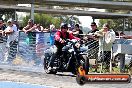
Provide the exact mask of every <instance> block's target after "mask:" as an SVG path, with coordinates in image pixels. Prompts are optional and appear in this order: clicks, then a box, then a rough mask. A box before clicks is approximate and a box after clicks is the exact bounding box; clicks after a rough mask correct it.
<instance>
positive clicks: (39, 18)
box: [22, 13, 60, 28]
mask: <svg viewBox="0 0 132 88" xmlns="http://www.w3.org/2000/svg"><path fill="white" fill-rule="evenodd" d="M29 18H30V16H26V17H25V18H23V23H22V25H23V26H25V25H26V24H27V22H28V19H29ZM34 23H40V24H41V25H42V26H43V27H44V28H47V27H49V25H50V24H54V25H55V27H56V28H58V27H59V25H60V19H59V18H56V17H53V16H52V15H50V14H40V13H35V14H34Z"/></svg>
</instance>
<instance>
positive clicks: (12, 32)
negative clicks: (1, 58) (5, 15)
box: [4, 20, 18, 61]
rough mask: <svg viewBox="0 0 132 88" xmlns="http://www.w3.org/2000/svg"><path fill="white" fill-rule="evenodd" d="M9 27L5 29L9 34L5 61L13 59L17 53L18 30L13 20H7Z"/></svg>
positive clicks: (7, 34)
mask: <svg viewBox="0 0 132 88" xmlns="http://www.w3.org/2000/svg"><path fill="white" fill-rule="evenodd" d="M7 24H8V26H7V28H6V29H5V30H4V31H5V34H6V36H7V44H6V47H7V52H6V53H5V61H7V60H8V61H12V60H13V59H14V58H15V56H16V53H17V43H18V31H17V27H16V25H15V24H13V21H11V20H9V21H7Z"/></svg>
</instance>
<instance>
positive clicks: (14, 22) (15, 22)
mask: <svg viewBox="0 0 132 88" xmlns="http://www.w3.org/2000/svg"><path fill="white" fill-rule="evenodd" d="M13 24H15V25H16V27H17V30H19V29H20V27H19V23H18V21H17V20H14V21H13Z"/></svg>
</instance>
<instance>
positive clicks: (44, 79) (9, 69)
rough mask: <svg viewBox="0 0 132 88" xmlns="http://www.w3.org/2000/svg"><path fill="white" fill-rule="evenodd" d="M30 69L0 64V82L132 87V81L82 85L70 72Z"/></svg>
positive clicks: (59, 87) (85, 87) (76, 87)
mask: <svg viewBox="0 0 132 88" xmlns="http://www.w3.org/2000/svg"><path fill="white" fill-rule="evenodd" d="M27 69H28V70H27ZM29 69H30V68H22V67H21V68H19V67H16V66H3V65H2V66H0V82H2V81H4V82H6V81H12V82H23V83H28V84H37V85H42V86H50V87H51V88H132V82H131V83H122V84H119V83H86V84H85V85H83V86H80V85H78V84H77V82H76V77H75V76H74V75H72V74H71V73H69V72H68V73H66V72H64V73H57V74H56V75H51V74H46V73H45V72H44V70H43V69H42V68H38V69H37V68H35V67H34V68H32V69H30V70H29ZM0 88H2V87H0ZM5 88H6V87H5ZM43 88H44V87H43Z"/></svg>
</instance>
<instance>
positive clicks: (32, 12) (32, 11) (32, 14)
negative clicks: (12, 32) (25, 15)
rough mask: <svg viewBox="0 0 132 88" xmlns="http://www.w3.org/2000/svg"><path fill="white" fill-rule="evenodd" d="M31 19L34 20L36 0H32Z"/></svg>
mask: <svg viewBox="0 0 132 88" xmlns="http://www.w3.org/2000/svg"><path fill="white" fill-rule="evenodd" d="M30 16H31V19H32V20H33V22H34V0H32V1H31V13H30Z"/></svg>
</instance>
